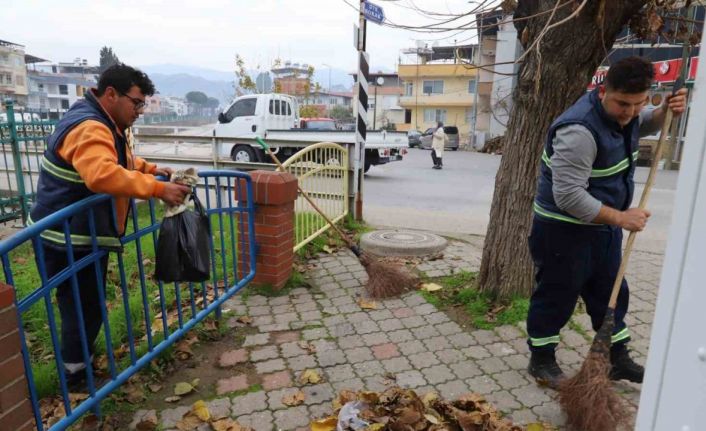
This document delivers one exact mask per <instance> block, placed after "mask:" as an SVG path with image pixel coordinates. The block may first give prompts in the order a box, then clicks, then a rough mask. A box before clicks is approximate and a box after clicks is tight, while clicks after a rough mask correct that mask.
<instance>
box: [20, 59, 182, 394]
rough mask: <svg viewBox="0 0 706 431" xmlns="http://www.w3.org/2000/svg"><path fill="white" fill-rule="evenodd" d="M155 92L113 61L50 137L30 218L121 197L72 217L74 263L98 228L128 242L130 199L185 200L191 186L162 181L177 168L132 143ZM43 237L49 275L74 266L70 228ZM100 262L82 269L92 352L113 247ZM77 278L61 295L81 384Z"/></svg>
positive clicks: (72, 385) (103, 238)
mask: <svg viewBox="0 0 706 431" xmlns="http://www.w3.org/2000/svg"><path fill="white" fill-rule="evenodd" d="M153 94H154V85H153V84H152V81H151V80H150V79H149V77H147V75H145V74H144V73H142V72H141V71H139V70H137V69H134V68H132V67H130V66H127V65H125V64H116V65H114V66H111V67H109V68H108V69H106V70H105V71H104V72H103V73H102V74H101V76H100V78H99V80H98V88H97V89H92V90H90V91H89V92H87V93H86V96H85V98H84V99H83V100H80V101H78V102H76V103H75V104H74V105H73V106H71V108H70V109H69V110H68V111H67V112H66V114H65V115H64V116H63V118H62V119H61V120H60V121H59V122H58V123H57V125H56V128H55V131H54V133H53V134H52V135H51V136H50V137H49V139H48V141H47V149H46V151H45V153H44V158H43V160H42V166H41V171H40V175H39V182H38V184H37V197H36V201H35V204H34V205H33V207H32V210H31V211H30V217H29V220H28V223H29V224H32V223H35V222H37V221H39V220H41V219H42V218H44V217H47V216H49V215H50V214H53V213H55V212H57V211H59V210H61V209H62V208H65V207H66V206H68V205H71V204H73V203H75V202H78V201H80V200H82V199H84V198H87V197H90V196H93V195H94V194H100V193H106V194H109V195H112V196H113V198H114V199H113V202H111V201H105V202H103V203H101V204H98V205H97V206H94V207H92V213H93V217H90V215H89V212H88V211H86V213H85V214H77V215H75V216H74V217H72V219H71V220H70V221H69V223H70V239H71V244H72V248H73V250H74V253H73V260H74V262H76V261H78V260H79V259H81V258H83V257H86V256H88V255H89V254H90V253H91V246H92V242H91V235H92V229H91V227H92V228H93V230H94V232H95V235H96V237H97V238H96V240H97V243H98V245H99V246H100V247H101V248H104V249H120V241H119V237H121V236H122V235H123V234H124V233H125V226H126V223H127V215H128V208H129V201H130V198H139V199H149V198H153V197H156V198H160V199H162V200H163V201H164V202H166V203H167V204H169V205H177V204H180V203H181V202H183V200H184V196H185V195H186V193H188V192H189V188H188V187H186V186H182V185H178V184H174V183H169V182H162V181H158V180H157V179H156V178H155V176H157V175H164V176H169V175H171V173H172V170H171V169H170V168H159V167H157V166H156V165H154V164H151V163H148V162H146V161H145V160H143V159H141V158H139V157H135V156H134V155H133V154H132V150H131V148H130V146H129V145H128V137H127V133H128V128H129V127H130V126H132V124H133V123H134V122H135V120H137V118H138V117H139V116H140V114H142V112H143V110H144V107H145V98H146V97H147V96H151V95H153ZM113 204H114V207H115V211H114V212H113ZM114 214H115V215H114ZM42 239H43V242H42V244H43V246H44V247H43V249H44V262H45V265H46V272H47V273H46V278H47V279H50V278H51V277H53V276H54V275H56V274H58V273H59V272H61V271H62V270H63V269H65V268H66V267H67V266H68V259H67V256H68V248H67V244H66V237H65V234H64V232H63V227H62V226H56V227H54V228H52V229H49V230H45V231H44V232H43V233H42ZM99 264H100V265H99V269H100V273H99V272H98V271H97V270H96V266H95V265H94V264H90V265H88V266H87V267H85V268H84V269H83V270H81V271H79V272H78V273H77V275H76V279H77V285H78V290H79V298H80V303H81V310H82V313H83V321H84V324H83V327H84V329H85V334H86V343H87V345H88V346H87V347H88V351H89V354H90V356H91V357H92V356H93V351H94V341H95V339H96V337H97V336H98V332H99V331H100V327H101V324H102V317H101V311H100V306H99V301H100V296H99V289H101V290H103V291H105V279H106V272H107V269H108V268H107V267H108V256H107V254H106V255H105V256H104V257H103V258H101V259H100V261H99ZM99 274H100V276H102V284H100V285H99V284H98V280H99V279H100V277H98V275H99ZM71 283H72V282H71V278H69V279H68V280H66V281H64V282H63V283H61V284H60V285H59V286H58V287H57V289H56V298H57V302H58V305H59V311H60V315H61V355H62V359H63V362H64V368H65V373H66V380H67V383H68V386H69V389H70V390H76V389H79V388H81V387H82V385H83V383H84V381H85V378H86V364H85V363H84V356H83V343H82V341H81V333H80V329H79V328H80V323H79V315H78V312H77V309H78V307H77V306H76V305H75V302H74V297H73V290H72V287H71Z"/></svg>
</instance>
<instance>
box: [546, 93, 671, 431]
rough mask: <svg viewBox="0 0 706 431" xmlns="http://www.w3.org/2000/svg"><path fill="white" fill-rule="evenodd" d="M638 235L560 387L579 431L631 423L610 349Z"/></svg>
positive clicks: (646, 191) (648, 188)
mask: <svg viewBox="0 0 706 431" xmlns="http://www.w3.org/2000/svg"><path fill="white" fill-rule="evenodd" d="M682 84H683V82H680V81H677V82H675V84H674V90H673V92H672V95H674V94H675V93H676V92H677V90H678V89H679V88H680V87H681V85H682ZM672 117H673V114H672V110H671V109H669V108H667V112H666V114H665V117H664V122H663V123H662V129H661V131H660V135H659V140H658V142H657V148H656V149H655V154H654V159H653V160H652V166H651V167H650V173H649V176H648V177H647V183H646V184H645V188H644V190H643V192H642V197H641V198H640V205H639V208H640V209H645V207H646V205H647V198H648V197H649V195H650V191H651V190H652V186H653V184H654V180H655V176H656V173H657V163H658V162H659V160H661V158H662V150H663V148H664V141H665V139H666V137H667V133H668V132H669V126H670V124H671V123H672ZM636 235H637V232H630V235H629V236H628V240H627V243H626V245H625V251H624V252H623V258H622V261H621V262H620V268H619V269H618V275H617V276H616V277H615V282H614V283H613V290H612V292H611V295H610V301H609V302H608V309H607V311H606V315H605V318H604V319H603V324H602V325H601V327H600V329H599V330H598V332H597V333H596V336H595V338H594V339H593V343H592V344H591V349H590V350H589V353H588V358H587V359H586V361H585V362H584V363H583V365H582V366H581V369H580V370H579V372H578V373H577V374H576V375H575V376H574V377H571V378H569V379H566V380H564V381H562V382H561V383H560V384H559V388H558V392H559V403H560V404H561V407H562V409H563V410H564V412H565V413H566V416H567V422H568V424H569V425H570V426H572V427H574V428H576V429H578V430H582V431H614V430H616V429H618V427H619V426H621V425H625V424H626V423H627V420H628V415H627V408H626V407H627V406H626V404H625V401H624V400H623V399H622V398H620V397H619V396H618V395H617V394H616V393H615V391H614V390H613V387H612V384H611V381H610V378H609V373H610V369H611V363H610V347H611V335H612V334H613V328H614V327H615V305H616V303H617V300H618V293H619V292H620V286H621V284H622V283H623V276H624V275H625V270H626V268H627V265H628V259H629V258H630V253H631V252H632V248H633V243H634V242H635V237H636Z"/></svg>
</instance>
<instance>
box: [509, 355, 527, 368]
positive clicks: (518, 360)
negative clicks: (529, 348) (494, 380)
mask: <svg viewBox="0 0 706 431" xmlns="http://www.w3.org/2000/svg"><path fill="white" fill-rule="evenodd" d="M503 362H505V363H506V364H507V365H508V366H509V367H510V369H511V370H526V369H527V365H528V364H529V358H528V357H527V356H525V355H510V356H505V357H504V358H503Z"/></svg>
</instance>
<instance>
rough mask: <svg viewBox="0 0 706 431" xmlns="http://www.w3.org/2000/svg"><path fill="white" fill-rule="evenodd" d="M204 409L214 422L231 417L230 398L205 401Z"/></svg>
mask: <svg viewBox="0 0 706 431" xmlns="http://www.w3.org/2000/svg"><path fill="white" fill-rule="evenodd" d="M206 407H207V408H208V412H209V413H210V414H211V417H212V418H213V419H214V420H218V419H223V418H229V417H230V415H231V402H230V398H218V399H215V400H211V401H206Z"/></svg>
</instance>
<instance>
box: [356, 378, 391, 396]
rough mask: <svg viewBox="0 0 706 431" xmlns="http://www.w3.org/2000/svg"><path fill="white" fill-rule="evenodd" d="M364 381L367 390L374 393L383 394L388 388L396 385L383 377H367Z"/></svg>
mask: <svg viewBox="0 0 706 431" xmlns="http://www.w3.org/2000/svg"><path fill="white" fill-rule="evenodd" d="M363 381H364V382H365V390H367V391H374V392H383V391H385V389H387V388H388V386H390V385H391V384H394V382H393V381H390V380H388V379H386V378H384V377H383V376H370V377H365V378H364V379H363Z"/></svg>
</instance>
